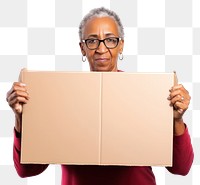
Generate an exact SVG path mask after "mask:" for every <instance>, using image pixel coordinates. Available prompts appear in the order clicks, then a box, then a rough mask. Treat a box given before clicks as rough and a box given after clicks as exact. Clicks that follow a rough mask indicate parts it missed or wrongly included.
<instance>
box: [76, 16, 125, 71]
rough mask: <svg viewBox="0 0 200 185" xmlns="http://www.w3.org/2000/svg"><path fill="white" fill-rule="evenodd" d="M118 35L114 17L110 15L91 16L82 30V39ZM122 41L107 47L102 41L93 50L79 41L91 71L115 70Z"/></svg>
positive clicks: (121, 48) (121, 49)
mask: <svg viewBox="0 0 200 185" xmlns="http://www.w3.org/2000/svg"><path fill="white" fill-rule="evenodd" d="M110 37H119V32H118V27H117V24H116V22H115V21H114V19H112V18H110V17H101V18H93V19H91V20H89V21H88V22H87V23H86V25H85V29H84V30H83V40H85V39H99V40H103V39H105V38H110ZM123 44H124V41H123V40H120V41H119V43H118V45H117V47H116V48H113V49H108V48H107V47H106V46H105V45H104V43H103V42H101V43H100V45H99V47H98V48H97V49H94V50H90V49H88V48H87V46H86V44H85V43H83V42H81V43H80V47H81V52H82V54H83V55H84V56H86V57H87V59H88V62H89V65H90V70H91V71H117V60H118V55H119V53H122V51H123Z"/></svg>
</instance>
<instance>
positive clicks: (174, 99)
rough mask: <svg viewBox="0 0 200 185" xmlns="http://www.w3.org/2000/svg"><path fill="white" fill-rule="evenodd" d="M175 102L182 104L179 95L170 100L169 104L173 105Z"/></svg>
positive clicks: (181, 98)
mask: <svg viewBox="0 0 200 185" xmlns="http://www.w3.org/2000/svg"><path fill="white" fill-rule="evenodd" d="M177 101H179V102H183V97H182V96H181V95H179V94H178V95H176V96H174V97H173V98H172V99H170V104H171V105H174V104H175V103H176V102H177Z"/></svg>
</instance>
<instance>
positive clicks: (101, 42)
mask: <svg viewBox="0 0 200 185" xmlns="http://www.w3.org/2000/svg"><path fill="white" fill-rule="evenodd" d="M96 51H97V52H99V53H105V52H106V51H108V48H107V47H106V46H105V44H104V42H103V41H100V44H99V47H98V48H97V50H96Z"/></svg>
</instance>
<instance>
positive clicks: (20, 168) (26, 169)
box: [13, 130, 48, 178]
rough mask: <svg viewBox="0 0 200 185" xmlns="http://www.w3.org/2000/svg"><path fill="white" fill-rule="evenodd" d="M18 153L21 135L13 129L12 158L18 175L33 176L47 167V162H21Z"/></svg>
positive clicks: (19, 151)
mask: <svg viewBox="0 0 200 185" xmlns="http://www.w3.org/2000/svg"><path fill="white" fill-rule="evenodd" d="M20 153H21V136H20V134H19V133H17V132H16V130H14V146H13V160H14V166H15V169H16V171H17V173H18V175H19V176H20V177H22V178H24V177H30V176H35V175H38V174H40V173H42V172H43V171H44V170H45V169H46V168H47V167H48V164H21V163H20Z"/></svg>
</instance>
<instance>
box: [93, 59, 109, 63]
mask: <svg viewBox="0 0 200 185" xmlns="http://www.w3.org/2000/svg"><path fill="white" fill-rule="evenodd" d="M94 60H95V62H101V63H104V62H108V61H110V59H109V58H95V59H94Z"/></svg>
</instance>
